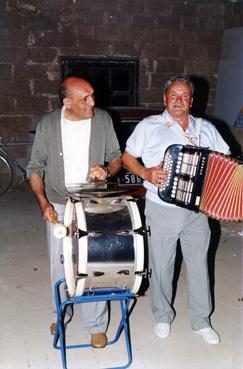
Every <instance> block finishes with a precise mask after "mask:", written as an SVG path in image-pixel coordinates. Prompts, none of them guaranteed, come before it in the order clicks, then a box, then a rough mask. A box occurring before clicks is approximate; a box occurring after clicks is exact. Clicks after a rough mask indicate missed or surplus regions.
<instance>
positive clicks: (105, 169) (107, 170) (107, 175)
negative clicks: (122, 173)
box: [99, 164, 111, 179]
mask: <svg viewBox="0 0 243 369" xmlns="http://www.w3.org/2000/svg"><path fill="white" fill-rule="evenodd" d="M99 167H100V168H102V169H103V170H104V171H105V172H106V179H108V178H110V177H111V174H110V171H109V169H108V168H107V167H106V166H105V165H102V164H100V165H99Z"/></svg>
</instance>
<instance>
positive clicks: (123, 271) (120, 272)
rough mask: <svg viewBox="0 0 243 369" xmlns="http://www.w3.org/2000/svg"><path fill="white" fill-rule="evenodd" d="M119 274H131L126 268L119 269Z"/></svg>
mask: <svg viewBox="0 0 243 369" xmlns="http://www.w3.org/2000/svg"><path fill="white" fill-rule="evenodd" d="M117 274H125V275H129V274H130V272H129V270H127V269H124V270H119V272H117Z"/></svg>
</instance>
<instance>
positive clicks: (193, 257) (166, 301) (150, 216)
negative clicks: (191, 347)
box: [145, 200, 212, 330]
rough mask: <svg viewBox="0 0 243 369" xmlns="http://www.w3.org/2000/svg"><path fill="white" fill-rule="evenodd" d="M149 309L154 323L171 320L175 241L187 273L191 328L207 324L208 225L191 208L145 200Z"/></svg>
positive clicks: (208, 309)
mask: <svg viewBox="0 0 243 369" xmlns="http://www.w3.org/2000/svg"><path fill="white" fill-rule="evenodd" d="M145 215H146V225H147V227H148V226H149V227H150V231H151V235H150V236H149V237H148V245H149V264H150V268H151V269H152V274H151V280H150V296H151V308H152V312H153V315H154V319H155V321H156V322H158V323H159V322H161V323H171V322H172V320H173V319H174V310H173V309H172V306H171V303H172V290H173V286H172V282H173V276H174V268H175V256H176V248H177V241H178V239H180V244H181V251H182V255H183V260H184V263H185V266H186V272H187V292H188V310H189V317H190V321H191V326H192V329H193V330H199V329H201V328H206V327H208V326H210V321H209V315H210V313H211V310H212V304H211V295H210V287H209V278H208V263H207V252H208V247H209V242H210V228H209V225H208V219H207V217H206V216H205V215H203V214H200V213H196V212H194V211H191V210H188V209H184V208H179V207H176V208H175V207H168V206H163V205H160V204H157V203H155V202H153V201H150V200H146V207H145Z"/></svg>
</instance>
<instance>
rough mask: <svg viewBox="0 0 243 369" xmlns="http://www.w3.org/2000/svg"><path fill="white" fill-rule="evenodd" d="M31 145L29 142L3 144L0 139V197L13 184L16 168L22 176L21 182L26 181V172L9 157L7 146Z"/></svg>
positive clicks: (0, 138)
mask: <svg viewBox="0 0 243 369" xmlns="http://www.w3.org/2000/svg"><path fill="white" fill-rule="evenodd" d="M19 145H32V143H30V142H19V143H12V144H5V143H3V142H2V137H0V196H1V195H3V194H4V193H6V192H7V191H8V189H9V188H10V187H11V185H12V184H13V180H14V175H15V171H14V168H17V169H18V170H19V171H20V172H21V173H22V175H23V179H22V181H23V182H25V181H26V180H27V175H26V170H25V168H23V167H22V165H20V163H19V162H18V161H17V160H16V159H15V158H14V157H13V156H12V155H10V154H9V153H8V152H7V151H6V150H7V147H8V146H19Z"/></svg>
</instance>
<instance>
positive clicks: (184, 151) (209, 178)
mask: <svg viewBox="0 0 243 369" xmlns="http://www.w3.org/2000/svg"><path fill="white" fill-rule="evenodd" d="M163 169H164V170H166V171H167V173H168V177H167V181H166V182H165V183H164V184H163V186H161V187H159V189H158V195H159V197H160V198H161V199H162V200H163V201H165V202H169V203H172V204H175V205H178V206H181V207H185V208H187V209H190V210H194V211H200V212H202V213H204V214H206V215H207V216H209V217H211V218H215V219H218V220H224V221H242V220H243V165H242V164H240V163H239V162H237V161H236V160H234V159H232V158H231V157H229V156H226V155H223V154H221V153H218V152H215V151H212V150H208V149H207V148H202V147H194V146H186V145H171V146H169V147H168V148H167V150H166V152H165V156H164V162H163Z"/></svg>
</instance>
